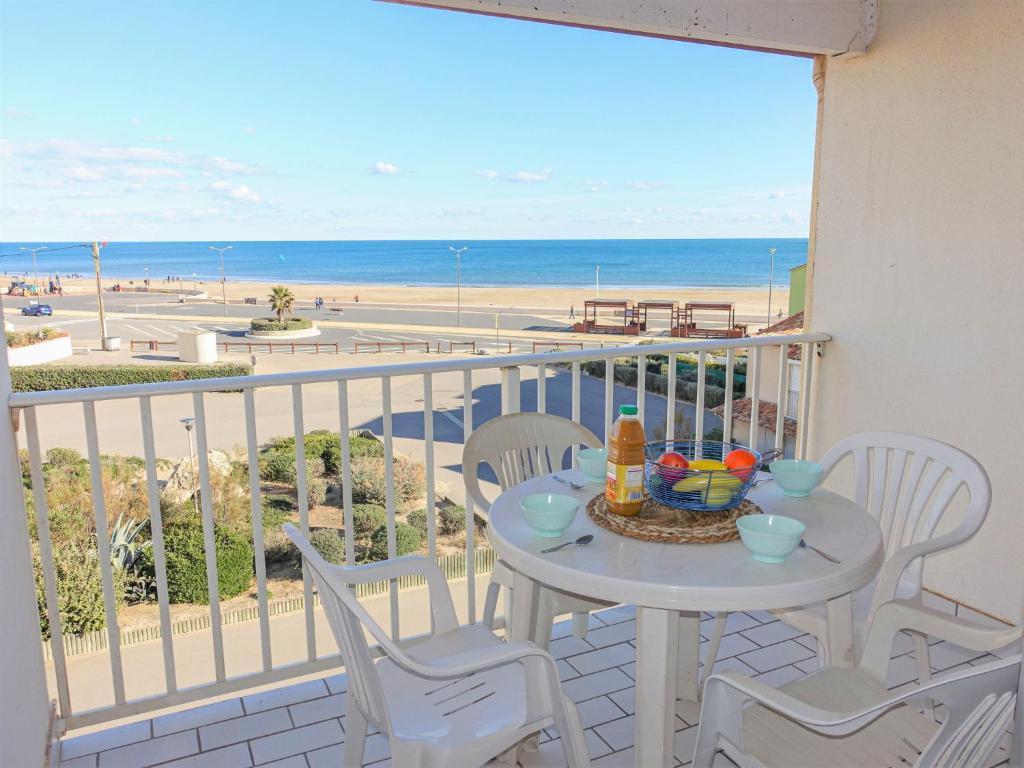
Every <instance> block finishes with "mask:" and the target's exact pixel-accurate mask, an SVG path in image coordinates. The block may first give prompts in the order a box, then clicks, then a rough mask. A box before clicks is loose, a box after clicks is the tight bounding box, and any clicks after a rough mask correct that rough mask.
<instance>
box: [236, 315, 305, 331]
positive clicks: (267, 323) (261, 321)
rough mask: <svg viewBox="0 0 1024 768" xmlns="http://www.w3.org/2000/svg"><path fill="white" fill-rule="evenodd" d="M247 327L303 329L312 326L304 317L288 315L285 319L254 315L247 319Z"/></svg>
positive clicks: (257, 329) (286, 329) (280, 329)
mask: <svg viewBox="0 0 1024 768" xmlns="http://www.w3.org/2000/svg"><path fill="white" fill-rule="evenodd" d="M249 327H250V328H251V329H252V330H254V331H304V330H306V329H307V328H312V327H313V321H312V320H309V319H308V318H305V317H290V318H288V319H287V320H276V319H274V318H272V317H254V318H253V319H252V320H250V321H249Z"/></svg>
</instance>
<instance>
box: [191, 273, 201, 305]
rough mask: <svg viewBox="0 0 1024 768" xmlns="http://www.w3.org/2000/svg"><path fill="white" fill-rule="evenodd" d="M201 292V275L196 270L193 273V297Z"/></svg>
mask: <svg viewBox="0 0 1024 768" xmlns="http://www.w3.org/2000/svg"><path fill="white" fill-rule="evenodd" d="M198 293H199V275H197V274H196V273H195V272H193V273H192V298H193V299H194V298H195V297H196V295H197V294H198Z"/></svg>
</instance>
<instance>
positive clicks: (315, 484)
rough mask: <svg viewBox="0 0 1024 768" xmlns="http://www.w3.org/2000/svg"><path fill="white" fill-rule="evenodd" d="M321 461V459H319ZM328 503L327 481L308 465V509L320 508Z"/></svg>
mask: <svg viewBox="0 0 1024 768" xmlns="http://www.w3.org/2000/svg"><path fill="white" fill-rule="evenodd" d="M317 461H319V459H317ZM325 501H327V481H326V480H324V479H323V477H321V476H320V475H318V474H316V473H315V472H314V471H313V470H312V469H311V468H310V467H309V465H306V505H307V508H308V509H312V508H313V507H319V506H320V505H321V504H323V503H324V502H325Z"/></svg>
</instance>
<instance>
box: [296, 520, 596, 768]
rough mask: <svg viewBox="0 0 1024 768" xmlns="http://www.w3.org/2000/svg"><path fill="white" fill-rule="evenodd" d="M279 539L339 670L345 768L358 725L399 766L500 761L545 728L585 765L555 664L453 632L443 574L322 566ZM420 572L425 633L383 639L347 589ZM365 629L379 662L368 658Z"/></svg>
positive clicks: (491, 638) (523, 646)
mask: <svg viewBox="0 0 1024 768" xmlns="http://www.w3.org/2000/svg"><path fill="white" fill-rule="evenodd" d="M284 531H285V533H287V534H288V537H289V538H290V539H291V540H292V541H293V542H294V543H295V545H296V546H297V547H298V548H299V551H301V552H302V556H303V567H305V568H309V569H310V570H311V571H312V574H313V579H314V581H315V582H316V586H317V590H318V591H319V593H320V599H321V602H322V604H323V607H324V612H325V613H326V615H327V621H328V623H329V624H330V627H331V631H332V632H333V633H334V637H335V640H337V643H338V650H339V651H340V652H341V658H342V662H343V663H344V665H345V671H346V673H347V674H348V705H347V711H346V714H345V757H344V765H345V768H356V766H361V765H362V761H363V748H364V746H365V743H366V729H367V725H373V726H375V727H376V728H377V729H378V730H380V732H381V733H383V734H384V735H385V736H387V738H388V741H389V743H390V746H391V764H392V765H395V766H402V768H449V767H450V766H466V767H467V768H469V767H471V766H481V765H484V764H486V763H487V762H488V761H490V760H492V759H494V758H502V759H508V757H509V755H510V754H511V755H513V758H512V759H513V760H514V754H515V750H516V746H517V745H518V744H519V743H520V742H521V741H523V740H524V739H526V738H528V737H530V736H531V735H533V734H536V733H537V732H538V731H540V729H542V728H547V727H549V726H554V727H555V728H556V729H557V730H558V732H559V734H560V735H561V740H562V749H563V752H564V754H565V758H566V761H567V762H568V764H569V766H571V768H585V767H586V766H589V765H590V758H589V757H588V755H587V747H586V742H585V740H584V736H583V729H582V727H581V725H580V719H579V714H578V713H577V711H576V705H575V704H573V702H572V701H571V700H570V699H569V698H568V697H566V696H565V695H563V694H562V689H561V684H560V683H559V679H558V669H557V667H556V666H555V660H554V659H553V658H552V657H551V655H550V654H548V653H547V652H546V651H544V650H542V649H540V648H538V647H537V646H535V645H533V644H532V643H527V642H515V643H506V642H503V641H502V640H500V639H499V638H498V637H496V636H495V635H494V634H493V633H492V632H491V631H490V630H489V629H488V628H486V627H484V626H482V625H480V624H474V625H469V626H461V627H460V626H459V625H458V621H457V619H456V618H455V607H454V605H453V604H452V598H451V593H450V592H449V591H448V583H447V582H446V581H445V577H444V574H443V573H442V571H441V569H440V568H439V567H438V566H437V564H436V563H433V562H431V561H429V560H427V559H425V558H422V557H416V556H409V557H400V558H396V559H394V560H386V561H383V562H379V563H370V564H368V565H357V566H351V567H344V566H338V565H331V564H330V563H328V562H327V561H326V560H324V559H323V558H322V557H321V556H320V555H319V554H318V553H317V551H316V550H315V549H314V548H313V546H312V545H311V544H310V543H309V540H308V539H306V538H305V537H304V536H303V535H302V534H301V533H299V532H298V531H297V530H296V529H295V527H294V526H292V525H290V524H289V525H285V526H284ZM409 575H417V576H422V577H423V578H424V579H425V580H426V582H427V586H428V589H429V595H430V612H431V616H432V618H433V627H434V629H433V632H432V634H431V636H430V637H429V638H428V639H426V640H423V641H422V642H418V643H416V644H415V645H410V646H408V647H406V646H402V645H399V644H398V643H397V642H395V641H394V640H392V638H390V637H388V635H387V633H385V632H384V630H383V629H381V627H380V625H379V624H377V622H376V621H374V620H373V618H372V617H371V616H370V615H369V613H367V612H366V609H364V608H363V606H362V604H361V603H360V602H359V600H357V599H356V596H355V594H354V593H353V592H352V591H351V589H350V587H349V585H356V584H366V583H369V582H375V581H382V580H386V579H397V578H401V577H403V576H409ZM364 629H365V630H366V631H368V632H369V634H370V635H371V636H372V637H373V639H374V640H376V641H377V643H379V644H380V647H381V649H383V651H384V653H385V654H386V656H385V657H384V658H382V659H379V660H378V661H376V662H375V661H374V660H373V658H372V657H371V655H370V649H369V646H368V645H367V641H366V635H365V634H364V631H363V630H364Z"/></svg>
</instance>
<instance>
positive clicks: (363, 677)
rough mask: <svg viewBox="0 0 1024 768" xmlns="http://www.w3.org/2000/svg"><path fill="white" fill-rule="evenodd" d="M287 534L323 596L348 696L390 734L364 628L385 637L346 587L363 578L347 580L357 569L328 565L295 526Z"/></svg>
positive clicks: (371, 719) (321, 602) (366, 716)
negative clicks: (341, 664) (345, 679)
mask: <svg viewBox="0 0 1024 768" xmlns="http://www.w3.org/2000/svg"><path fill="white" fill-rule="evenodd" d="M284 531H285V533H286V534H288V537H289V538H290V539H291V540H292V542H293V543H294V544H295V546H296V547H298V548H299V551H300V552H301V553H302V567H303V568H309V569H310V571H311V572H312V574H313V581H314V582H315V583H316V588H317V591H318V592H319V593H320V604H321V605H322V606H323V608H324V613H325V614H326V615H327V623H328V624H329V625H330V627H331V632H333V633H334V639H335V641H336V642H337V643H338V651H339V652H340V654H341V660H342V663H343V664H344V665H345V672H346V673H347V674H348V695H349V696H352V697H354V699H355V701H356V706H358V707H359V711H360V712H362V714H363V716H364V717H365V718H366V719H367V720H368V721H369V722H370V723H372V724H373V725H375V726H376V727H377V728H379V729H380V730H382V731H385V732H387V731H390V727H389V721H388V708H387V704H386V701H385V698H384V690H383V688H382V687H381V682H380V676H379V675H378V674H377V665H376V664H374V662H373V658H372V657H371V656H370V648H369V645H368V644H367V642H366V635H365V634H364V633H363V625H366V628H367V629H368V630H369V631H370V633H371V634H372V635H374V636H376V637H377V638H378V639H380V638H381V636H382V635H384V636H386V635H385V633H384V630H383V629H382V628H381V627H380V625H378V624H377V623H376V622H374V621H373V619H371V618H370V617H369V615H368V614H367V613H366V611H365V610H364V609H363V608H362V606H360V605H359V601H358V600H357V599H356V596H355V594H354V593H353V592H352V590H351V589H350V587H348V586H347V584H349V583H355V582H357V581H363V579H355V578H353V579H352V581H346V580H345V578H344V576H343V575H341V574H344V573H345V572H346V571H355V570H356V569H354V568H344V567H342V566H338V565H333V564H331V563H328V562H327V561H326V560H324V559H323V557H321V556H320V553H319V552H317V551H316V549H314V548H313V545H312V544H310V543H309V539H307V538H306V537H305V536H303V535H302V534H301V533H299V531H298V530H296V529H295V528H294V527H293V526H291V525H286V526H284Z"/></svg>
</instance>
